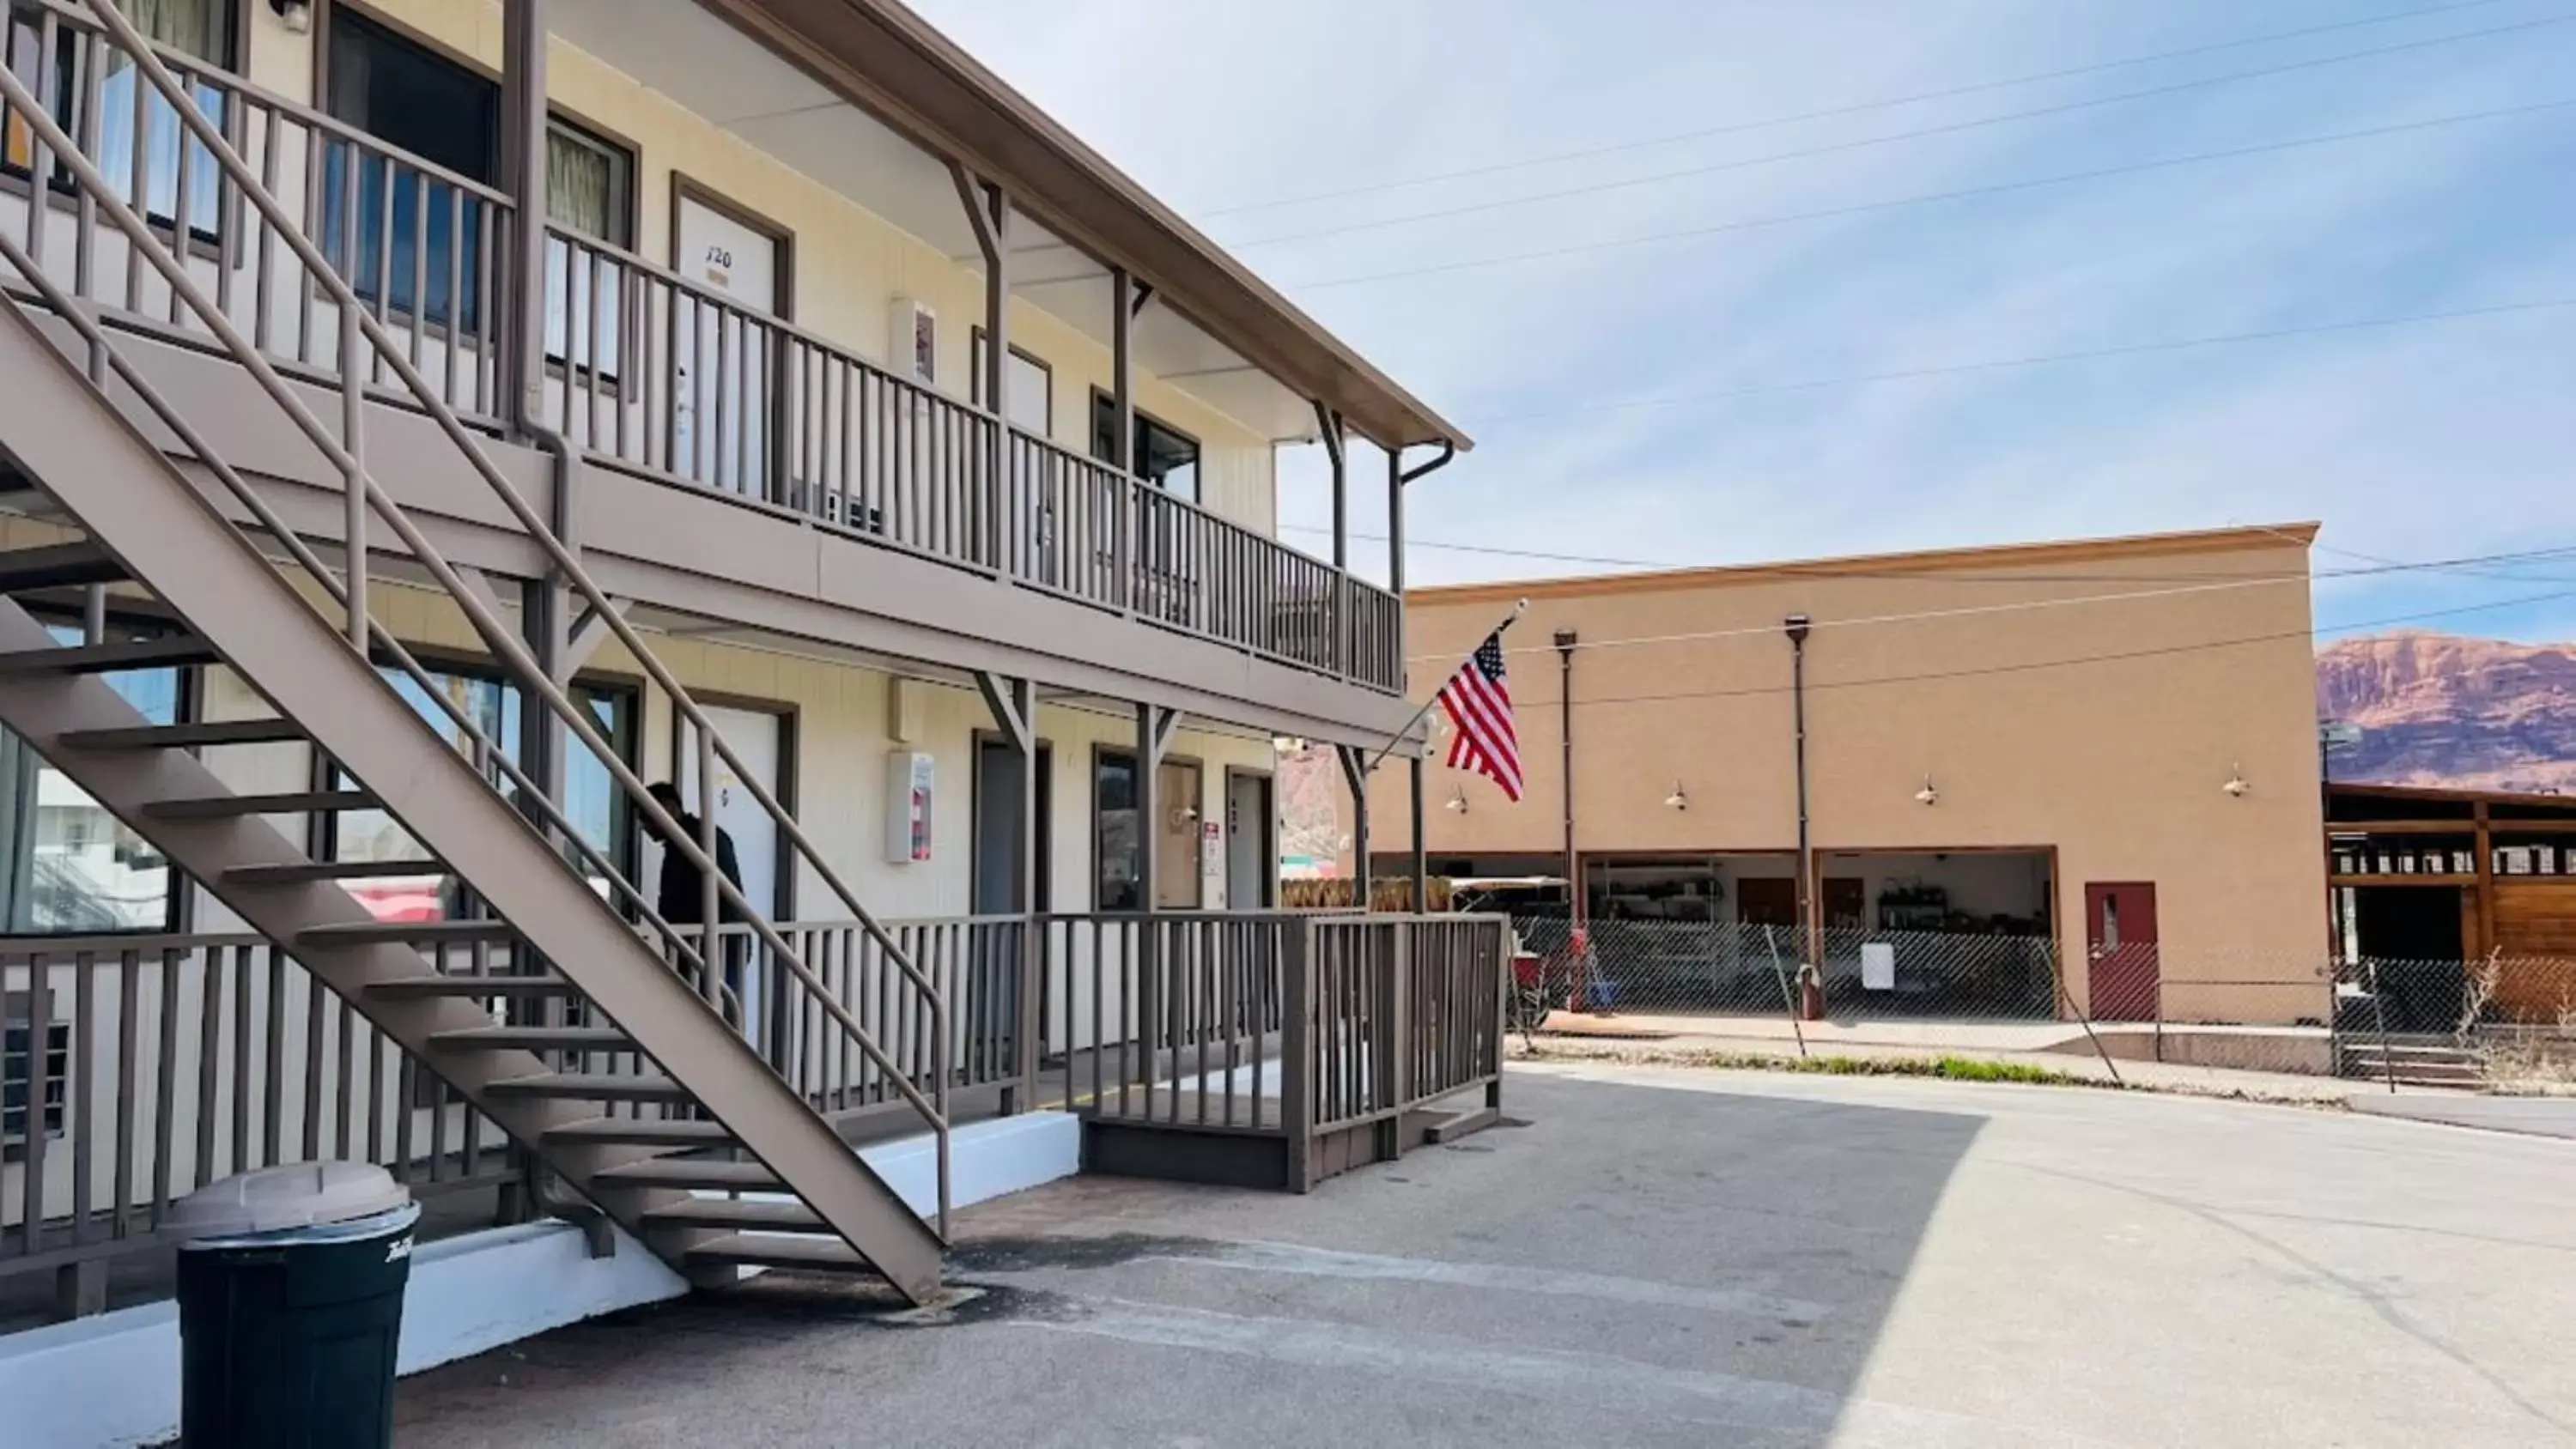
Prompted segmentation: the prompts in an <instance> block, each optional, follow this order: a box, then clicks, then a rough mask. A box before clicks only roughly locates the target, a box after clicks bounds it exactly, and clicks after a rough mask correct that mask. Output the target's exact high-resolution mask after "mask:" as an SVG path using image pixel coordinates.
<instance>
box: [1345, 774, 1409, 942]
mask: <svg viewBox="0 0 2576 1449" xmlns="http://www.w3.org/2000/svg"><path fill="white" fill-rule="evenodd" d="M1333 752H1334V754H1336V755H1338V756H1339V757H1340V758H1341V762H1342V778H1343V779H1344V780H1345V781H1347V782H1348V783H1349V785H1350V788H1351V904H1352V905H1353V906H1356V907H1357V908H1359V909H1360V910H1363V911H1365V910H1367V909H1368V908H1369V804H1368V780H1369V752H1368V751H1366V750H1364V749H1361V748H1358V747H1356V746H1352V745H1336V746H1334V749H1333ZM1415 909H1417V910H1419V909H1420V907H1419V906H1417V907H1415Z"/></svg>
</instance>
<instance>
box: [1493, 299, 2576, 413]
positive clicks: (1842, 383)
mask: <svg viewBox="0 0 2576 1449" xmlns="http://www.w3.org/2000/svg"><path fill="white" fill-rule="evenodd" d="M2563 307H2576V297H2542V298H2535V299H2533V300H2531V301H2527V302H2498V303H2496V304H2494V305H2492V306H2486V307H2460V308H2453V309H2449V310H2445V311H2438V312H2409V313H2401V314H2399V315H2396V316H2391V317H2357V318H2353V319H2350V320H2348V321H2343V322H2318V323H2312V324H2309V325H2307V326H2302V327H2273V328H2266V329H2264V330H2262V331H2259V332H2218V333H2211V334H2209V335H2207V336H2203V337H2184V338H2177V339H2175V340H2173V341H2170V342H2138V343H2129V344H2125V345H2122V346H2118V347H2095V348H2088V349H2085V350H2083V351H2079V352H2045V353H2037V354H2034V355H2031V356H2028V357H2005V358H1996V359H1993V360H1991V361H1986V362H1961V363H1952V364H1949V365H1946V366H1941V367H1909V368H1902V369H1899V370H1896V371H1893V372H1864V373H1854V374H1851V375H1848V376H1844V377H1820V378H1810V379H1808V380H1806V381H1803V382H1774V383H1759V384H1756V385H1754V386H1751V387H1738V388H1726V389H1721V390H1719V391H1716V392H1695V393H1675V394H1673V395H1672V396H1670V397H1650V398H1632V399H1629V400H1627V401H1624V402H1605V403H1586V404H1583V405H1581V406H1577V407H1569V408H1546V409H1542V410H1538V411H1533V412H1519V413H1497V414H1494V415H1492V416H1490V417H1485V418H1480V419H1478V420H1477V426H1478V427H1480V428H1481V427H1490V426H1492V425H1493V424H1495V423H1511V422H1526V421H1529V420H1532V419H1537V418H1555V417H1572V416H1577V415H1580V414H1584V413H1600V412H1621V411H1625V410H1628V409H1632V408H1665V407H1677V406H1680V405H1681V404H1684V403H1696V402H1722V401H1726V400H1728V399H1732V398H1745V397H1762V396H1766V395H1769V394H1773V393H1791V392H1809V391H1813V390H1816V389H1819V388H1829V387H1857V386H1862V385H1865V384H1870V383H1881V382H1910V381H1914V380H1916V379H1919V378H1927V377H1949V376H1954V375H1957V374H1961V373H1971V372H1997V371H2002V370H2005V369H2009V368H2016V367H2038V366H2041V365H2043V364H2048V363H2058V362H2093V361H2097V360H2100V359H2103V358H2111V357H2135V356H2141V355H2144V354H2149V353H2157V352H2184V351H2189V350H2191V349H2194V348H2201V347H2222V346H2229V345H2233V344H2235V343H2240V342H2270V341H2276V340H2279V339H2281V338H2288V337H2315V336H2322V335H2325V334H2328V333H2335V332H2357V331H2362V330H2365V329H2369V328H2376V327H2406V326H2412V325H2414V324H2416V323H2419V322H2449V321H2456V320H2459V319H2461V318H2467V317H2492V316H2501V315H2503V314H2506V313H2512V312H2543V311H2550V310H2553V309H2557V308H2563Z"/></svg>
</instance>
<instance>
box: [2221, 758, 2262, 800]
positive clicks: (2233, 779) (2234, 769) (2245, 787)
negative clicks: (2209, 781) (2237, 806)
mask: <svg viewBox="0 0 2576 1449" xmlns="http://www.w3.org/2000/svg"><path fill="white" fill-rule="evenodd" d="M2218 788H2219V789H2221V790H2224V791H2226V792H2227V794H2228V797H2229V798H2230V799H2235V800H2242V799H2244V798H2245V796H2246V793H2247V792H2248V791H2250V790H2252V789H2253V788H2254V785H2253V782H2251V781H2249V780H2247V779H2246V778H2245V771H2244V770H2243V769H2241V768H2239V767H2238V766H2235V765H2230V766H2228V767H2227V783H2226V784H2224V785H2221V786H2219V787H2218Z"/></svg>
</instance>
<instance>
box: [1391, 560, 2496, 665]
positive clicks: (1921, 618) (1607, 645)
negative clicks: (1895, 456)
mask: <svg viewBox="0 0 2576 1449" xmlns="http://www.w3.org/2000/svg"><path fill="white" fill-rule="evenodd" d="M2306 582H2307V581H2306V580H2305V579H2303V578H2300V577H2299V576H2297V575H2287V574H2249V575H2245V576H2243V577H2239V578H2225V579H2210V578H2203V579H2200V580H2197V581H2193V582H2187V583H2183V584H2179V585H2177V586H2175V587H2172V588H2159V589H2133V590H2130V591H2128V592H2126V593H2117V594H2070V595H2065V596H2063V597H2058V598H2048V599H2013V600H2007V601H2005V602H2003V603H1997V604H1971V605H1967V606H1965V607H1961V608H1954V609H1914V610H1908V611H1906V612H1903V613H1896V614H1865V615H1860V616H1858V617H1855V618H1849V619H1823V620H1818V621H1816V622H1815V624H1814V625H1812V627H1814V628H1817V629H1850V628H1866V627H1871V626H1876V625H1885V624H1916V623H1924V622H1929V621H1935V620H1943V619H1962V618H1975V617H1980V616H1983V615H1989V614H2013V613H2026V612H2030V611H2032V610H2037V609H2063V608H2072V607H2076V606H2078V605H2085V604H2117V603H2125V602H2130V601H2134V600H2139V599H2167V598H2175V597H2178V596H2181V595H2186V594H2209V593H2223V592H2229V591H2232V590H2236V589H2248V588H2277V587H2280V586H2282V585H2285V584H2301V585H2304V584H2305V583H2306ZM2526 582H2539V581H2538V580H2526ZM1779 632H1780V630H1779V626H1778V625H1776V624H1756V625H1749V626H1741V627H1736V628H1730V629H1702V630H1694V631H1692V632H1689V633H1681V634H1632V635H1627V636H1624V637H1620V638H1613V639H1592V640H1586V641H1585V642H1584V647H1585V648H1587V649H1639V648H1649V647H1654V646H1659V645H1668V644H1699V643H1707V642H1711V641H1715V640H1721V639H1749V638H1756V637H1761V636H1767V635H1772V634H1777V633H1779ZM1553 648H1554V646H1553V645H1548V644H1531V645H1524V646H1522V647H1519V648H1514V649H1506V650H1504V651H1503V652H1504V653H1506V654H1525V655H1535V654H1545V653H1549V652H1551V651H1552V650H1553ZM1448 657H1449V656H1447V655H1439V654H1430V655H1418V656H1414V657H1412V658H1409V659H1408V660H1406V662H1407V663H1425V662H1431V663H1437V662H1441V661H1443V660H1445V659H1447V658H1448Z"/></svg>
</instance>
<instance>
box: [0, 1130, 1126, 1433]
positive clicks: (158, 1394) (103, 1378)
mask: <svg viewBox="0 0 2576 1449" xmlns="http://www.w3.org/2000/svg"><path fill="white" fill-rule="evenodd" d="M859 1156H860V1157H861V1158H862V1159H864V1160H865V1161H866V1162H867V1164H868V1165H869V1166H870V1167H872V1168H874V1169H875V1170H876V1172H877V1175H878V1176H880V1177H883V1178H884V1179H885V1180H886V1182H887V1184H888V1185H889V1186H891V1187H892V1188H894V1190H895V1192H896V1193H897V1194H899V1195H900V1196H901V1197H902V1198H903V1200H904V1201H905V1202H906V1203H907V1204H909V1205H911V1206H912V1208H913V1209H914V1210H915V1211H917V1212H920V1213H922V1214H923V1215H925V1216H927V1215H928V1214H929V1213H930V1212H931V1211H932V1209H933V1208H934V1207H935V1206H936V1205H937V1203H938V1200H939V1199H938V1192H939V1186H938V1157H937V1155H936V1153H935V1152H934V1151H933V1150H932V1147H931V1144H930V1141H929V1139H928V1138H926V1137H924V1138H906V1139H903V1140H901V1141H897V1142H888V1143H884V1144H881V1145H879V1146H875V1147H870V1148H867V1149H865V1150H863V1151H862V1152H860V1154H859ZM1081 1158H1082V1126H1081V1123H1080V1121H1079V1120H1078V1119H1077V1118H1075V1117H1073V1116H1072V1115H1071V1114H1069V1113H1064V1112H1032V1113H1028V1114H1026V1115H1023V1116H1017V1117H1004V1118H1000V1119H998V1120H995V1121H991V1122H979V1123H976V1124H975V1125H973V1126H971V1127H961V1128H959V1129H957V1131H956V1132H955V1133H954V1134H952V1135H951V1136H950V1138H949V1173H950V1202H951V1204H952V1205H953V1206H957V1207H964V1206H966V1205H968V1204H970V1203H978V1202H984V1201H987V1200H989V1199H992V1198H997V1197H1001V1196H1003V1195H1004V1194H1006V1193H1013V1192H1019V1191H1021V1190H1022V1189H1025V1188H1031V1187H1036V1186H1038V1185H1039V1184H1041V1183H1046V1182H1052V1181H1054V1180H1055V1179H1057V1178H1060V1177H1070V1176H1072V1175H1073V1174H1074V1172H1075V1171H1076V1170H1078V1168H1079V1167H1080V1165H1081ZM688 1291H689V1285H688V1283H687V1281H686V1280H685V1279H683V1278H681V1277H680V1275H679V1274H677V1273H674V1272H672V1271H671V1270H670V1269H669V1268H667V1267H665V1266H664V1265H663V1263H662V1261H661V1260H660V1259H658V1258H656V1257H654V1256H653V1255H652V1254H651V1253H649V1252H647V1251H645V1249H644V1247H643V1245H642V1244H640V1243H638V1242H636V1241H635V1240H634V1239H632V1238H630V1237H628V1236H626V1234H625V1233H623V1232H620V1233H618V1235H617V1251H616V1252H615V1253H614V1254H612V1255H610V1256H609V1257H606V1258H592V1257H590V1256H589V1255H588V1253H587V1252H586V1251H585V1250H584V1248H583V1243H582V1235H581V1230H580V1229H578V1228H576V1227H574V1226H572V1225H571V1224H569V1223H565V1222H559V1221H552V1220H549V1221H546V1222H541V1223H526V1224H522V1225H520V1226H518V1227H509V1228H493V1229H490V1230H488V1231H485V1232H479V1233H468V1234H466V1235H465V1236H463V1237H457V1238H449V1239H447V1240H445V1241H443V1242H437V1243H431V1244H427V1245H424V1246H423V1247H422V1248H421V1249H420V1250H419V1252H418V1253H416V1254H415V1255H414V1256H413V1258H412V1269H411V1287H410V1288H409V1290H408V1291H407V1292H406V1294H405V1295H404V1299H403V1323H402V1344H401V1349H400V1365H399V1371H400V1372H402V1373H406V1374H412V1373H418V1372H420V1371H421V1370H423V1369H429V1368H436V1367H437V1366H438V1365H440V1364H443V1363H449V1362H452V1361H454V1360H456V1359H460V1358H466V1357H470V1356H471V1355H474V1354H478V1353H482V1352H485V1351H486V1350H489V1349H494V1348H498V1347H500V1346H501V1345H503V1344H506V1343H515V1342H517V1341H518V1340H520V1339H523V1338H527V1337H530V1336H532V1335H535V1334H539V1333H543V1332H545V1331H547V1330H548V1329H553V1328H561V1327H563V1326H564V1325H565V1324H568V1323H578V1322H580V1321H581V1320H582V1319H585V1318H595V1317H597V1316H599V1315H600V1314H603V1313H613V1312H616V1311H617V1310H618V1309H621V1308H633V1307H636V1306H638V1305H640V1304H645V1303H655V1302H659V1301H661V1300H663V1299H666V1298H677V1297H679V1296H680V1295H682V1294H684V1293H686V1292H688ZM0 1404H5V1405H7V1406H8V1413H7V1416H6V1417H7V1422H8V1426H9V1428H8V1432H9V1435H10V1436H11V1437H10V1438H9V1441H8V1442H9V1444H10V1445H11V1446H15V1445H19V1444H25V1445H28V1446H31V1449H32V1446H38V1445H42V1446H45V1449H57V1446H59V1449H76V1446H87V1445H134V1444H160V1443H165V1442H167V1441H169V1440H172V1439H175V1438H177V1437H178V1435H179V1310H178V1305H176V1304H174V1303H171V1302H168V1301H163V1302H160V1303H146V1304H142V1305H139V1306H137V1307H133V1308H125V1309H119V1310H118V1311H116V1312H114V1313H105V1314H101V1315H99V1316H98V1317H95V1318H84V1319H78V1320H75V1321H73V1322H70V1323H58V1324H54V1325H51V1326H49V1327H45V1328H38V1329H31V1330H29V1331H27V1332H25V1333H16V1334H10V1335H8V1336H6V1337H0ZM22 1435H23V1436H24V1437H23V1438H21V1437H18V1436H22Z"/></svg>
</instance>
